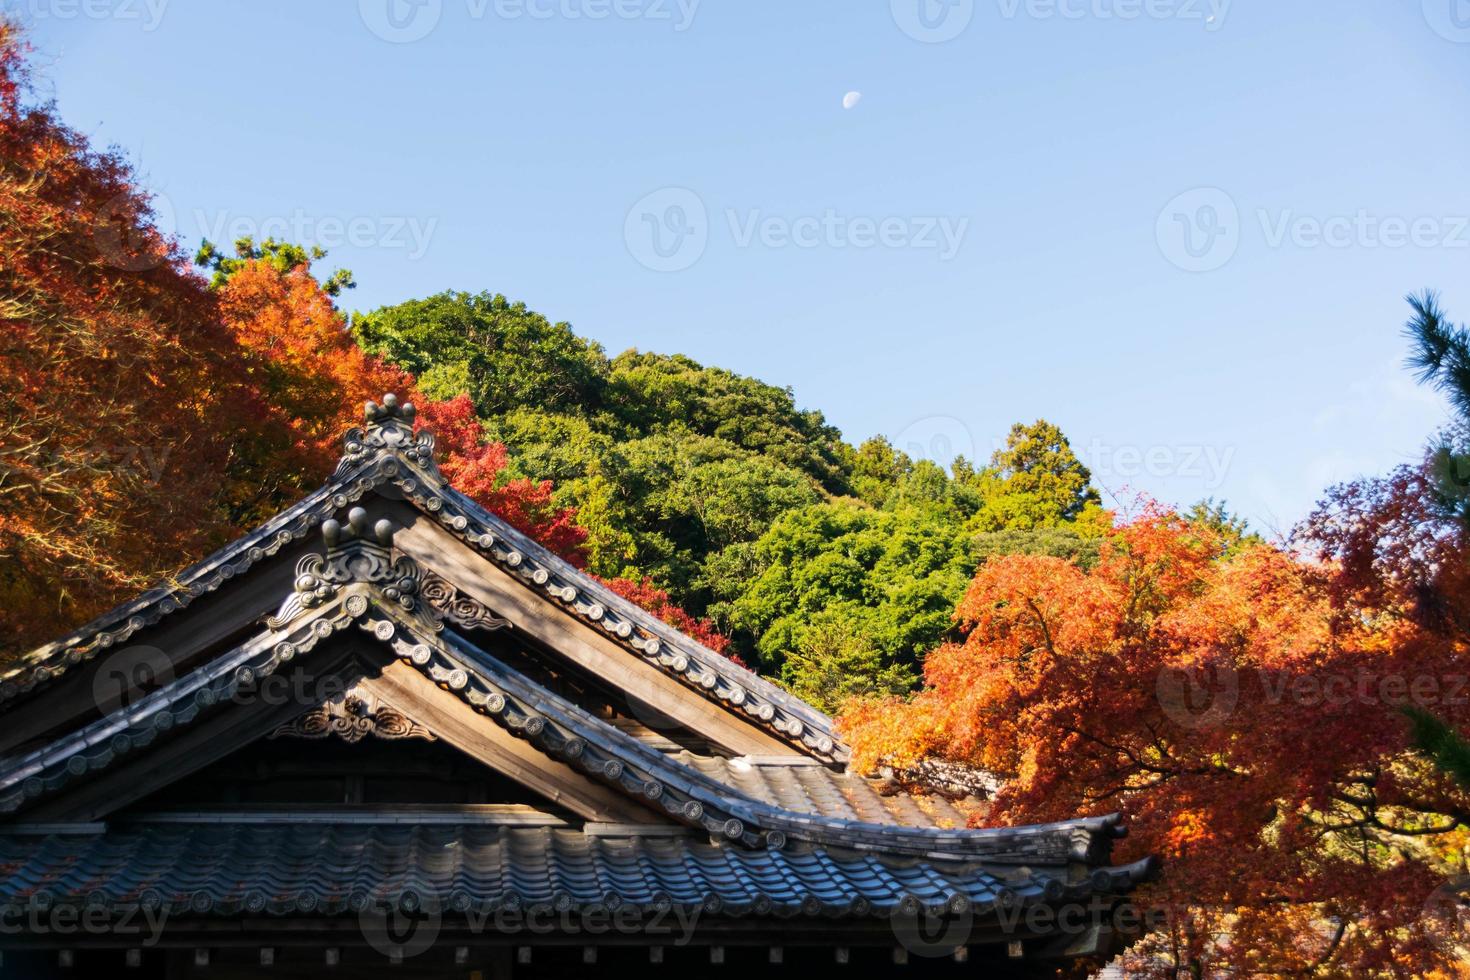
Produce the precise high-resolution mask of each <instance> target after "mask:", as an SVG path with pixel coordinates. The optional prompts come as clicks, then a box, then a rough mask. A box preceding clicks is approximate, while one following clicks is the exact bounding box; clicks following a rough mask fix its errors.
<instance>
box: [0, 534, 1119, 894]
mask: <svg viewBox="0 0 1470 980" xmlns="http://www.w3.org/2000/svg"><path fill="white" fill-rule="evenodd" d="M401 561H407V559H402V560H401ZM359 567H360V566H359ZM378 572H381V574H377V573H374V576H373V577H374V578H376V579H378V581H354V582H351V583H346V584H342V585H340V587H339V589H338V590H337V591H335V592H333V593H332V594H331V595H330V597H328V598H327V599H326V600H325V601H323V602H321V603H319V604H316V605H314V606H304V605H302V604H300V603H299V602H297V601H296V598H297V597H296V595H293V596H291V597H288V598H287V600H286V601H285V602H283V604H282V611H283V613H285V612H286V611H287V610H292V612H291V615H290V619H289V621H288V622H280V623H279V624H278V626H277V627H274V628H273V627H269V626H268V627H267V629H266V630H265V631H264V632H262V633H259V634H257V635H256V636H255V637H253V638H251V639H250V640H249V641H247V642H246V643H244V644H241V645H240V646H239V647H237V648H235V650H233V651H231V653H230V654H229V655H226V656H225V657H221V658H217V659H216V660H214V661H212V662H210V663H209V664H207V665H205V666H202V667H200V668H199V669H197V670H195V671H193V672H191V673H189V674H186V675H184V676H183V677H179V678H175V679H174V680H173V681H172V682H170V683H169V684H168V685H166V686H165V687H164V688H161V689H160V690H158V691H155V692H152V693H151V694H150V695H148V696H147V697H145V698H144V699H142V700H141V701H140V702H138V703H137V704H136V705H134V706H130V707H129V708H127V709H125V710H118V711H115V712H114V713H112V714H111V715H109V716H107V717H105V718H102V719H99V720H98V721H96V722H93V723H92V724H90V725H88V726H85V727H84V728H83V729H81V730H78V731H75V732H71V733H69V734H68V735H66V736H64V737H63V738H61V739H59V740H57V741H56V742H53V743H51V744H50V745H48V746H46V747H44V748H42V749H38V750H36V751H35V752H32V753H30V754H28V755H27V756H23V757H20V758H18V759H16V760H14V761H13V762H12V764H11V765H9V766H8V767H6V769H5V770H4V771H3V772H0V811H8V812H14V811H15V810H17V809H19V808H20V807H21V806H23V805H24V804H25V803H26V802H27V801H28V800H31V799H34V798H36V797H39V796H42V795H45V794H48V793H50V792H54V791H56V790H59V789H60V788H62V786H64V785H65V784H67V783H68V782H70V781H71V780H73V779H75V778H77V777H80V776H82V775H85V774H86V773H88V772H92V771H98V770H101V769H103V768H106V767H108V766H110V765H111V764H112V763H113V762H114V761H116V760H117V759H118V758H120V757H122V756H124V755H127V754H130V753H131V752H133V751H135V750H137V749H139V748H142V747H145V746H147V745H149V744H151V742H152V741H153V740H154V739H155V738H156V737H157V736H158V735H159V734H161V733H163V732H165V731H168V730H169V729H171V728H173V727H175V726H176V725H187V724H191V723H192V722H194V721H195V720H196V719H197V718H198V717H199V716H200V715H201V714H203V713H205V712H207V711H209V710H210V709H212V708H214V707H215V706H219V705H223V704H225V703H228V702H229V700H230V698H231V697H232V695H233V693H234V692H235V690H237V689H238V688H239V687H240V686H242V685H248V684H251V683H254V682H255V681H257V680H258V679H259V678H261V677H264V676H266V675H269V674H271V673H273V672H274V671H275V670H277V669H279V668H281V667H283V666H284V665H286V664H288V663H290V662H291V661H292V660H293V659H295V658H296V657H297V656H300V655H302V654H304V653H307V652H309V651H310V650H312V649H313V648H314V647H315V646H316V645H317V644H318V643H319V642H320V641H321V640H322V639H325V638H326V637H329V636H331V635H333V634H334V633H336V632H340V631H342V630H344V629H346V628H347V627H348V626H351V625H353V624H356V625H357V626H358V627H359V628H360V629H363V630H365V631H367V632H368V633H369V634H370V635H371V636H373V637H374V638H376V639H377V640H378V641H379V642H382V643H384V644H387V645H389V647H390V648H391V649H392V651H393V653H394V655H395V657H397V658H398V659H400V660H401V661H403V662H405V663H408V664H410V665H412V666H413V667H414V668H416V669H417V670H419V671H420V672H421V673H424V674H426V675H427V676H428V677H429V678H430V679H432V680H434V681H435V682H436V683H438V684H439V685H440V686H441V687H443V688H444V689H445V690H447V691H449V692H450V693H452V694H454V695H455V696H458V697H460V698H461V699H462V700H464V701H466V702H467V703H469V704H470V705H471V706H473V707H474V708H475V709H476V710H478V711H480V712H481V713H483V714H486V715H489V716H491V717H492V718H493V720H494V722H495V723H496V724H499V725H500V726H501V727H503V728H505V729H507V730H508V731H510V732H511V733H512V734H514V735H516V736H518V737H520V738H522V739H525V740H527V741H529V742H531V743H532V745H534V746H535V747H536V748H537V749H539V750H540V751H542V752H543V753H545V754H547V755H549V756H552V757H555V758H557V759H558V760H559V761H562V762H564V763H566V764H568V765H572V766H573V767H575V768H578V769H580V770H582V771H583V772H585V773H587V774H588V775H590V776H593V777H594V778H598V779H600V780H601V781H602V782H604V783H608V784H611V785H613V786H614V787H615V788H618V789H620V790H621V791H622V792H624V793H626V794H628V795H630V796H638V795H640V794H641V798H642V799H643V800H644V802H645V803H648V804H652V805H655V806H656V807H658V808H661V809H663V810H665V811H667V812H668V813H669V814H670V815H671V816H673V817H674V818H675V819H676V820H678V821H679V822H681V823H685V824H686V825H691V826H694V827H697V828H700V829H703V830H706V831H708V832H710V833H711V834H712V835H714V836H716V837H718V838H721V839H726V840H729V841H731V842H738V843H741V844H744V845H746V846H749V847H756V846H758V845H764V846H765V847H767V848H770V849H774V850H780V849H782V848H783V847H784V846H785V845H786V843H787V840H788V839H789V838H793V837H794V838H798V839H803V840H806V841H809V842H812V843H818V844H823V845H827V846H838V847H843V848H848V849H852V850H858V851H871V852H879V853H889V854H908V855H910V856H913V857H922V858H925V859H928V860H940V861H961V862H965V861H981V860H986V861H991V862H997V863H1008V864H1011V863H1013V864H1026V863H1030V864H1066V863H1070V862H1074V861H1084V862H1086V863H1087V864H1089V865H1101V864H1104V863H1105V861H1106V857H1107V852H1108V850H1109V849H1110V845H1111V840H1112V838H1113V837H1115V836H1117V835H1116V833H1115V828H1116V827H1117V823H1118V821H1117V818H1116V817H1104V818H1090V819H1082V820H1076V821H1067V822H1062V823H1057V824H1046V825H1037V826H1031V827H1017V828H1009V827H1005V828H989V829H983V830H947V829H937V828H936V829H932V830H931V829H927V828H903V827H898V828H896V827H892V826H888V825H882V824H868V823H865V822H863V821H854V820H846V819H838V818H828V817H822V816H813V815H808V814H803V813H798V812H795V811H789V810H787V809H785V808H784V807H780V806H776V805H773V804H769V803H766V802H765V801H762V800H758V799H755V798H754V797H751V796H750V795H749V794H748V793H746V792H744V791H743V790H741V789H739V788H738V787H735V786H731V785H729V784H728V783H725V782H722V781H720V780H716V779H714V778H713V777H711V776H708V775H706V774H705V773H703V772H700V771H699V770H697V769H696V768H695V767H693V766H691V765H689V764H687V763H684V762H680V761H678V760H675V759H673V758H670V757H668V756H666V755H664V754H663V753H659V752H655V751H653V750H651V749H648V748H647V747H646V746H643V745H642V744H641V743H639V742H638V741H637V740H636V739H634V738H632V737H631V736H628V735H626V734H624V733H623V732H621V731H619V730H618V729H616V728H614V727H613V726H611V725H609V724H607V723H606V722H604V721H602V720H601V719H598V718H596V717H594V716H592V715H590V714H589V713H587V712H585V711H583V710H582V709H580V708H578V707H577V706H576V705H574V704H572V703H570V702H568V701H566V700H565V699H563V698H562V697H560V696H559V695H557V694H556V693H554V692H552V691H548V690H546V689H545V688H542V687H540V686H539V685H537V684H536V683H535V682H533V681H531V680H529V679H527V678H525V677H523V676H521V675H520V674H518V673H516V672H515V671H514V670H512V669H511V668H509V667H508V666H506V665H505V664H503V663H500V662H499V661H497V660H495V659H494V658H493V657H491V656H490V655H489V654H487V653H485V652H484V651H482V650H479V649H478V648H477V647H474V646H473V644H470V643H469V641H468V640H466V639H464V638H463V637H459V636H457V635H455V634H453V633H442V634H441V632H440V631H441V630H442V629H443V625H442V623H440V622H439V621H438V620H433V621H430V620H429V618H428V617H429V615H430V614H429V613H428V611H427V610H426V609H425V608H424V606H423V605H421V604H419V603H418V602H417V601H416V600H415V598H414V596H413V592H414V589H413V588H412V587H411V585H410V584H409V583H406V582H405V576H404V568H403V567H402V566H394V567H391V568H386V567H385V568H382V569H379V570H378ZM306 585H311V586H312V587H313V589H314V588H315V586H316V583H315V582H312V583H305V582H301V583H298V589H301V588H303V587H305V586H306ZM308 591H310V590H308ZM390 593H393V594H390ZM1099 870H1101V871H1103V872H1105V874H1111V873H1112V872H1111V871H1109V870H1108V869H1107V868H1106V867H1101V868H1099Z"/></svg>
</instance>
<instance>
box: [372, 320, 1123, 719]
mask: <svg viewBox="0 0 1470 980" xmlns="http://www.w3.org/2000/svg"><path fill="white" fill-rule="evenodd" d="M353 334H354V336H355V337H356V339H357V340H358V342H359V344H361V346H362V347H363V348H364V349H365V350H366V351H368V352H369V353H371V354H375V355H378V356H379V357H381V358H383V359H385V360H387V361H389V362H391V363H393V364H396V365H397V366H399V367H402V368H404V369H406V370H408V371H410V372H412V373H413V374H414V375H415V376H416V377H417V378H418V384H419V388H420V390H421V391H422V393H423V394H424V395H425V396H426V397H429V398H434V399H448V398H452V397H455V396H457V395H460V394H462V393H468V394H469V395H470V397H471V398H472V400H473V403H474V408H475V411H476V413H477V415H478V417H479V419H480V421H481V422H482V424H483V425H484V427H485V430H486V434H487V435H488V436H489V437H490V438H491V439H493V440H495V441H498V442H501V443H504V444H505V445H506V446H507V447H508V451H509V467H508V473H509V475H510V476H514V477H527V478H530V479H533V480H550V481H552V483H553V486H554V490H553V498H554V500H555V502H556V503H557V504H558V505H562V506H570V507H575V508H576V511H577V522H578V523H579V524H580V525H581V526H582V527H584V528H586V529H587V532H588V536H587V541H586V544H585V554H586V558H587V562H588V565H589V567H590V569H591V570H592V571H594V572H596V573H597V574H599V575H603V576H606V577H626V578H631V579H634V580H635V581H639V580H643V579H648V580H650V581H651V584H653V585H655V586H657V587H658V588H660V589H664V590H667V591H668V592H669V593H670V596H671V597H672V599H673V600H674V601H675V602H676V603H677V604H679V605H680V606H682V607H684V608H685V609H687V610H688V611H690V612H691V613H693V614H695V615H696V616H708V617H710V618H711V619H712V620H713V621H714V624H715V625H716V626H717V627H718V628H719V629H720V630H722V631H723V632H725V633H726V634H727V635H729V636H731V637H732V639H733V640H734V641H735V649H736V652H738V653H739V654H740V655H741V656H742V657H744V658H745V659H746V660H747V661H750V662H752V663H753V664H754V665H756V666H758V667H759V668H761V669H762V670H765V671H767V672H770V673H774V674H777V675H779V676H782V677H783V678H784V679H786V680H787V681H788V682H789V683H791V684H792V685H793V686H796V687H797V688H798V689H799V690H802V691H803V693H805V694H807V695H808V696H810V697H812V698H814V699H815V700H817V701H819V702H822V703H824V704H829V705H830V704H835V703H836V701H837V700H838V699H839V698H840V696H841V695H842V694H844V693H850V692H853V691H857V690H873V689H875V688H876V689H880V690H882V689H886V690H898V689H903V688H906V687H907V686H908V685H909V684H910V683H911V682H912V681H913V679H914V678H915V676H916V670H917V667H918V665H919V663H920V661H921V658H922V656H923V654H924V653H925V652H926V651H927V650H928V649H930V648H932V647H933V646H934V645H935V644H936V643H937V642H938V641H939V640H940V639H941V638H942V637H943V635H944V634H945V632H946V631H947V630H948V629H949V626H950V617H951V614H952V611H953V609H954V605H955V602H956V600H958V598H959V597H960V595H961V594H962V593H963V591H964V588H965V585H966V583H967V582H968V581H969V580H970V578H971V576H972V575H973V574H974V571H975V568H976V566H977V565H978V563H979V562H980V561H981V560H982V559H983V558H984V557H985V556H986V555H987V554H990V553H996V552H1002V551H1018V550H1019V551H1042V552H1046V553H1050V554H1057V555H1062V556H1068V557H1074V556H1080V557H1081V558H1083V559H1084V560H1085V559H1086V558H1087V556H1088V555H1089V554H1090V553H1091V551H1092V550H1093V549H1092V545H1091V543H1090V542H1091V541H1092V540H1094V539H1095V538H1096V537H1097V536H1098V534H1100V533H1101V531H1102V529H1103V528H1104V527H1106V526H1107V525H1108V523H1109V518H1108V516H1107V515H1106V514H1105V513H1104V512H1103V511H1102V510H1101V508H1100V505H1099V498H1098V494H1097V491H1096V490H1095V489H1093V487H1092V486H1091V483H1090V475H1089V473H1088V471H1087V469H1086V468H1085V467H1084V466H1083V465H1082V464H1081V463H1080V462H1079V461H1078V460H1077V459H1076V457H1075V456H1074V455H1073V454H1072V452H1071V450H1070V448H1069V447H1068V445H1067V442H1066V439H1065V437H1064V436H1063V435H1062V433H1061V432H1060V431H1059V430H1057V429H1056V428H1055V427H1054V426H1051V425H1049V424H1047V423H1045V422H1037V423H1034V424H1031V425H1026V426H1021V425H1017V426H1016V427H1014V429H1013V430H1012V432H1011V433H1010V437H1009V440H1008V442H1007V445H1006V447H1005V448H1004V449H1003V450H1001V451H1000V452H998V453H997V454H996V456H995V457H994V458H993V459H992V460H991V461H990V463H989V465H986V466H984V467H979V468H977V467H976V466H975V465H974V463H973V462H972V461H968V460H960V461H958V462H957V463H956V464H955V466H954V467H953V470H952V471H946V470H944V469H942V468H940V467H939V466H936V465H935V464H933V463H931V462H928V461H924V460H919V461H915V460H911V459H909V458H908V457H907V456H905V455H904V454H903V453H902V452H899V451H897V450H895V449H894V447H892V446H891V445H889V443H888V442H887V441H886V440H884V439H883V438H872V439H869V440H867V441H865V442H863V443H862V444H861V445H859V446H853V445H851V444H849V443H847V442H845V441H844V440H843V438H842V435H841V433H839V432H838V431H837V429H835V428H834V427H833V426H831V425H829V424H828V423H827V422H826V420H825V418H824V417H823V416H822V414H821V413H820V412H818V411H812V410H804V409H802V408H799V407H798V406H797V405H796V403H795V400H794V398H793V396H792V393H791V391H790V390H788V389H784V388H778V387H775V386H773V385H768V384H765V383H763V382H761V381H758V380H756V379H754V378H749V377H744V376H742V375H739V374H735V373H733V372H731V371H727V370H724V369H722V368H718V367H707V366H704V365H701V364H699V363H697V362H695V361H694V360H692V359H690V358H688V357H686V356H684V355H682V354H673V355H665V354H654V353H645V352H640V351H637V350H630V351H627V352H624V353H622V354H619V355H617V356H616V357H609V356H608V355H607V353H606V352H605V351H604V349H603V348H602V346H601V345H599V344H598V343H596V342H595V341H593V340H590V339H586V338H584V337H582V336H579V335H578V334H577V333H576V332H574V331H573V329H572V328H571V326H570V325H568V324H566V323H553V322H551V321H550V320H548V319H547V318H545V317H544V316H541V315H540V314H538V313H535V312H534V311H531V310H529V309H527V308H526V307H525V305H524V304H521V303H513V302H511V301H509V300H507V299H506V298H505V297H503V296H498V295H491V294H488V293H478V294H471V293H443V294H440V295H438V296H433V297H430V298H427V299H421V300H412V301H410V302H406V303H402V304H399V305H396V306H391V307H385V308H382V309H379V310H376V311H373V312H371V313H359V314H357V315H356V316H355V317H354V318H353Z"/></svg>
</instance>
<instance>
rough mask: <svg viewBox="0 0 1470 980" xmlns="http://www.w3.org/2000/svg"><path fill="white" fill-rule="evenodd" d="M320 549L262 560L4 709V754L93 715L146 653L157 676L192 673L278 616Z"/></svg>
mask: <svg viewBox="0 0 1470 980" xmlns="http://www.w3.org/2000/svg"><path fill="white" fill-rule="evenodd" d="M320 547H321V541H320V539H319V538H318V537H317V536H316V535H311V536H310V537H309V538H308V539H307V540H306V541H301V542H297V543H296V544H294V545H292V546H291V547H288V548H285V549H283V550H282V552H281V554H279V555H276V556H275V557H273V558H267V559H265V560H263V561H261V562H260V563H258V564H257V565H256V566H255V567H254V568H252V569H251V570H250V572H249V573H248V574H247V575H245V576H243V577H241V578H239V579H229V580H227V581H226V582H224V583H223V584H222V585H221V586H220V588H219V590H218V591H217V592H213V593H211V594H209V595H205V596H200V597H199V598H198V599H195V600H194V601H193V602H192V603H190V604H189V606H188V608H186V609H181V610H179V611H178V612H176V613H173V614H171V615H168V616H165V617H164V618H163V619H162V620H160V621H159V622H158V624H157V625H154V626H149V627H145V628H144V629H142V630H139V631H138V632H137V633H134V634H133V635H132V636H131V637H129V638H128V639H127V640H126V641H125V642H123V643H119V644H117V645H116V646H115V647H113V648H112V649H109V650H103V651H101V652H99V653H98V654H97V656H96V657H95V658H94V659H93V660H91V661H90V662H88V663H86V664H82V665H80V666H77V667H73V668H71V669H70V670H68V671H67V672H66V673H65V674H64V675H63V676H62V677H61V679H60V680H57V681H55V682H53V684H52V686H51V687H50V688H49V689H47V690H44V691H41V692H40V693H38V694H36V695H35V696H33V697H26V698H24V699H22V700H21V701H20V702H19V703H18V704H16V705H15V706H14V707H13V708H11V709H10V710H8V711H5V712H3V713H0V755H5V754H9V753H10V752H11V751H12V750H13V749H15V748H16V747H17V746H20V745H24V744H26V743H27V742H30V741H32V740H34V739H39V738H41V737H43V736H45V735H46V734H47V733H50V732H54V731H59V730H65V729H67V728H69V727H72V726H74V725H75V724H77V723H78V722H79V721H83V720H85V719H88V718H92V717H95V716H96V715H97V713H98V710H99V705H98V703H97V702H98V695H99V693H101V694H102V695H103V699H104V700H106V697H107V696H108V695H110V694H112V693H113V691H114V690H120V689H121V688H120V685H121V680H120V679H119V680H117V681H115V682H114V681H109V678H108V674H107V671H109V670H112V671H116V670H117V669H118V668H119V667H120V666H121V667H128V666H130V665H131V664H132V663H134V662H136V660H137V658H138V656H140V655H143V656H149V657H156V658H157V660H158V664H157V665H156V667H155V673H157V672H158V670H157V667H166V669H167V670H169V671H171V672H172V674H173V676H175V677H178V676H181V675H183V674H185V673H188V672H189V671H190V670H192V669H193V668H194V667H195V666H196V665H197V663H196V662H197V661H198V659H199V655H200V654H201V653H203V652H205V651H208V650H209V649H210V648H211V647H213V646H215V645H217V644H219V643H221V642H223V641H225V640H226V639H228V638H229V637H230V636H231V635H232V634H234V633H236V632H238V631H240V630H242V629H244V628H246V627H248V626H250V625H251V624H252V623H254V622H255V621H256V620H257V619H259V618H260V617H262V616H264V615H266V614H267V613H274V612H275V611H276V609H277V608H278V607H279V606H280V604H281V600H282V599H284V598H285V597H286V596H287V595H289V594H290V592H291V585H292V583H293V582H294V581H295V580H296V571H295V569H296V562H297V560H298V559H299V558H300V557H301V555H302V554H304V553H305V552H306V551H308V550H320ZM140 648H143V649H142V650H140ZM149 666H154V665H153V664H151V663H150V664H149Z"/></svg>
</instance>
